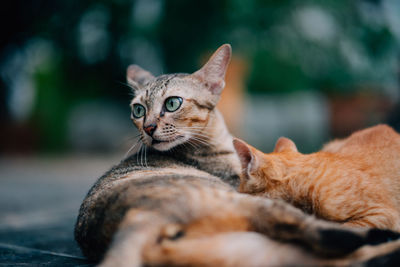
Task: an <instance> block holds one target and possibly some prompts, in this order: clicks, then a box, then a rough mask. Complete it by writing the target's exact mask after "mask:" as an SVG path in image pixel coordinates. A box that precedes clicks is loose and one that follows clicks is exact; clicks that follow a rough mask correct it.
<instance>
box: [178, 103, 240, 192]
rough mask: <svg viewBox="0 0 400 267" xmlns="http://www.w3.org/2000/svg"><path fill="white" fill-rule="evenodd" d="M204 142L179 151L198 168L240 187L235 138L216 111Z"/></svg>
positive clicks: (210, 119)
mask: <svg viewBox="0 0 400 267" xmlns="http://www.w3.org/2000/svg"><path fill="white" fill-rule="evenodd" d="M202 138H203V141H201V142H197V143H196V144H194V145H184V146H182V147H181V149H182V150H181V151H179V152H180V153H181V154H182V156H183V157H185V158H186V159H188V160H191V161H193V162H194V164H196V167H197V168H199V169H201V170H204V171H207V172H209V173H211V174H213V175H216V176H218V177H220V178H222V180H224V181H226V182H227V183H229V184H231V185H233V186H234V187H236V186H238V183H239V176H238V174H239V173H240V171H241V170H240V162H239V159H238V157H237V155H236V152H235V150H234V147H233V143H232V141H233V137H232V135H231V134H230V133H229V130H228V128H227V127H226V124H225V121H224V119H223V116H222V115H221V113H220V112H219V111H218V110H217V109H214V110H212V111H211V113H210V116H209V121H208V124H207V125H206V126H205V128H204V131H203V133H202Z"/></svg>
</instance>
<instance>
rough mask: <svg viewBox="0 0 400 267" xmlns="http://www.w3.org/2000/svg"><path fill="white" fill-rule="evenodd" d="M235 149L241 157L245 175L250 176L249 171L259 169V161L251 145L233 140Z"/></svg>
mask: <svg viewBox="0 0 400 267" xmlns="http://www.w3.org/2000/svg"><path fill="white" fill-rule="evenodd" d="M233 147H234V148H235V150H236V153H237V155H238V156H239V160H240V163H241V165H242V170H243V173H244V174H246V175H248V172H249V171H251V170H253V169H254V168H257V165H258V160H257V155H256V153H255V150H256V149H255V148H253V147H251V146H250V145H248V144H246V142H244V141H242V140H240V139H238V138H234V139H233Z"/></svg>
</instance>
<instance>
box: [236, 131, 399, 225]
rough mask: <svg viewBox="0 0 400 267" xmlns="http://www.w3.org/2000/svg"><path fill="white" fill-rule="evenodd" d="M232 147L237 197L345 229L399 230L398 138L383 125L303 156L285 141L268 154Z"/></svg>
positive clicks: (253, 149) (279, 141)
mask: <svg viewBox="0 0 400 267" xmlns="http://www.w3.org/2000/svg"><path fill="white" fill-rule="evenodd" d="M234 145H235V148H236V150H237V152H238V155H239V157H240V158H241V162H242V167H243V174H242V176H241V184H240V187H239V190H240V191H241V192H244V193H249V194H254V195H260V196H266V197H269V198H273V199H284V200H285V201H288V202H290V203H292V204H293V205H295V206H297V207H299V208H301V209H303V210H304V211H306V212H309V213H314V214H315V215H316V216H318V217H320V218H324V219H327V220H331V221H336V222H340V223H344V224H345V225H348V226H357V227H376V228H382V229H391V230H395V231H400V135H399V134H398V133H396V132H395V131H394V130H393V129H392V128H390V127H389V126H386V125H378V126H375V127H371V128H368V129H365V130H361V131H358V132H355V133H354V134H352V135H351V136H350V137H348V138H347V139H343V140H339V141H334V142H332V143H329V144H328V145H326V146H325V147H324V149H323V150H322V151H320V152H316V153H313V154H308V155H305V154H301V153H299V152H298V151H297V149H296V147H295V145H294V143H293V142H292V141H291V140H289V139H287V138H280V139H279V140H278V142H277V145H276V147H275V151H274V152H273V153H270V154H263V153H262V152H260V151H257V150H256V149H255V148H253V147H250V146H248V145H247V144H245V143H244V142H241V141H238V140H235V141H234Z"/></svg>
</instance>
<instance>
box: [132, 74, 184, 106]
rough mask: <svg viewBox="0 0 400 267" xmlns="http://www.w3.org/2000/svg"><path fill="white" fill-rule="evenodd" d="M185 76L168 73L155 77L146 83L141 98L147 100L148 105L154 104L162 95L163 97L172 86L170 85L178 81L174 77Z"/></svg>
mask: <svg viewBox="0 0 400 267" xmlns="http://www.w3.org/2000/svg"><path fill="white" fill-rule="evenodd" d="M183 76H184V75H183V74H168V75H162V76H159V77H157V78H155V79H154V80H152V81H151V82H149V83H148V84H146V86H145V88H144V89H143V91H142V94H141V97H140V100H141V101H143V102H145V103H146V105H147V106H148V107H151V106H153V105H154V103H155V102H157V101H160V99H159V98H160V97H163V96H164V95H165V94H166V93H167V91H168V89H169V88H170V87H169V86H168V85H170V84H171V83H174V82H176V80H174V78H175V77H183Z"/></svg>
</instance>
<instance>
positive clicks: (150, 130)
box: [143, 124, 157, 136]
mask: <svg viewBox="0 0 400 267" xmlns="http://www.w3.org/2000/svg"><path fill="white" fill-rule="evenodd" d="M156 129H157V124H150V125H147V126H143V130H144V131H145V132H146V133H147V134H148V135H150V136H153V133H154V132H155V130H156Z"/></svg>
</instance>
